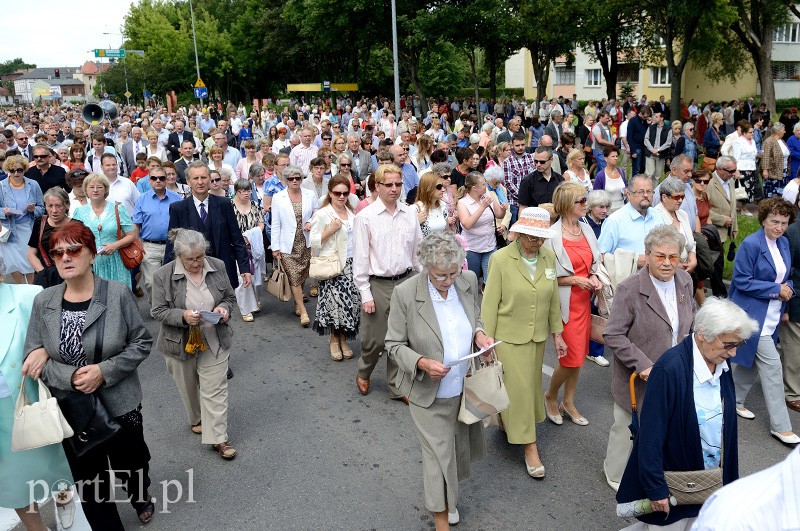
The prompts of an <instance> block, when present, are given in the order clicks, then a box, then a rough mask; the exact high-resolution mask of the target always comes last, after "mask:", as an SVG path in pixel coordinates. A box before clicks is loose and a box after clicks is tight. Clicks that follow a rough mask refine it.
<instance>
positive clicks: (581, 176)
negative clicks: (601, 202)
mask: <svg viewBox="0 0 800 531" xmlns="http://www.w3.org/2000/svg"><path fill="white" fill-rule="evenodd" d="M585 162H586V156H585V155H584V154H583V151H581V150H580V149H573V150H571V151H570V152H569V154H568V155H567V171H565V172H564V180H565V181H575V182H577V183H580V184H582V185H583V186H584V187H585V188H586V191H587V192H590V191H591V190H592V178H591V177H589V172H588V171H586V168H585V167H584V166H583V165H584V163H585Z"/></svg>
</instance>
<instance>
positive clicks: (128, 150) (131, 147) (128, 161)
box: [120, 127, 147, 177]
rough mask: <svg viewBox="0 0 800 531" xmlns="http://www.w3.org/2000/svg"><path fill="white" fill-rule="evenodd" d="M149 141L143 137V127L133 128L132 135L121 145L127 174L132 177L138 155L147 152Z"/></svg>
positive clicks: (121, 153)
mask: <svg viewBox="0 0 800 531" xmlns="http://www.w3.org/2000/svg"><path fill="white" fill-rule="evenodd" d="M146 149H147V142H145V141H144V140H143V139H142V128H141V127H134V128H133V129H131V137H130V138H129V139H128V140H127V141H125V142H123V144H122V146H120V156H121V157H122V162H123V163H124V165H125V175H127V176H128V177H130V175H131V172H132V171H133V170H135V169H136V155H138V154H139V153H144V152H146V151H145V150H146Z"/></svg>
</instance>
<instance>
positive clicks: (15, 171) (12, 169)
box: [8, 168, 25, 173]
mask: <svg viewBox="0 0 800 531" xmlns="http://www.w3.org/2000/svg"><path fill="white" fill-rule="evenodd" d="M8 173H25V170H23V169H22V168H11V169H10V170H8Z"/></svg>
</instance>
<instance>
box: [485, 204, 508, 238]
mask: <svg viewBox="0 0 800 531" xmlns="http://www.w3.org/2000/svg"><path fill="white" fill-rule="evenodd" d="M489 210H490V211H491V213H492V221H493V222H494V238H495V242H496V245H497V249H502V248H503V247H505V246H506V245H508V241H507V240H506V237H505V236H504V235H503V234H500V233H499V232H497V218H496V217H495V215H494V209H493V208H492V207H491V205H490V206H489Z"/></svg>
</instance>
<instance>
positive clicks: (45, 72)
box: [18, 66, 78, 79]
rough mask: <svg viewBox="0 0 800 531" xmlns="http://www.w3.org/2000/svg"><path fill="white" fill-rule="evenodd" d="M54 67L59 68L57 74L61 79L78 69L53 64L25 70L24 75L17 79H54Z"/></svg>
mask: <svg viewBox="0 0 800 531" xmlns="http://www.w3.org/2000/svg"><path fill="white" fill-rule="evenodd" d="M56 69H58V70H59V74H60V75H61V78H62V79H65V78H66V76H70V77H71V76H72V74H74V73H75V72H77V71H78V69H77V68H75V67H73V66H54V67H52V68H34V69H33V70H31V71H30V72H27V73H26V74H25V75H23V76H22V77H20V78H18V79H55V77H56Z"/></svg>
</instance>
